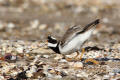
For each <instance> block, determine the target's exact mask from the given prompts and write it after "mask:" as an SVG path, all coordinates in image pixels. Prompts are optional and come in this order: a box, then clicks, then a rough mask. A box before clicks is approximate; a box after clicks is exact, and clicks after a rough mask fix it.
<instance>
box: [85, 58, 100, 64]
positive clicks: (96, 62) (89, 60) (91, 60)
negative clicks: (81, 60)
mask: <svg viewBox="0 0 120 80" xmlns="http://www.w3.org/2000/svg"><path fill="white" fill-rule="evenodd" d="M88 62H92V63H94V64H99V62H98V61H96V60H95V59H92V58H90V59H86V60H85V63H88Z"/></svg>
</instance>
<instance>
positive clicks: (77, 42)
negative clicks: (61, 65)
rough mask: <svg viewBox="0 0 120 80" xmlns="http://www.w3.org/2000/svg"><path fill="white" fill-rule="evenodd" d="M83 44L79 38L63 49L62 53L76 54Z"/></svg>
mask: <svg viewBox="0 0 120 80" xmlns="http://www.w3.org/2000/svg"><path fill="white" fill-rule="evenodd" d="M82 44H83V41H80V39H79V38H75V39H73V40H71V41H70V42H69V43H68V44H67V45H65V46H64V47H63V48H62V49H61V53H70V52H71V53H72V52H75V51H77V50H79V49H80V47H81V45H82Z"/></svg>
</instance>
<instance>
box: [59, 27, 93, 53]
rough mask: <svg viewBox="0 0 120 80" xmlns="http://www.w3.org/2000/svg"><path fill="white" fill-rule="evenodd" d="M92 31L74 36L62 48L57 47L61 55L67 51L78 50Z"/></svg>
mask: <svg viewBox="0 0 120 80" xmlns="http://www.w3.org/2000/svg"><path fill="white" fill-rule="evenodd" d="M92 32H93V29H91V30H89V31H87V32H85V33H83V34H80V35H78V36H76V37H75V38H74V39H72V40H71V41H70V42H69V43H68V44H67V45H65V46H64V47H61V46H59V49H60V52H61V53H63V54H64V53H67V52H69V51H74V50H79V49H80V47H81V46H82V44H83V43H84V42H85V41H86V40H87V39H88V38H89V37H90V36H91V34H92Z"/></svg>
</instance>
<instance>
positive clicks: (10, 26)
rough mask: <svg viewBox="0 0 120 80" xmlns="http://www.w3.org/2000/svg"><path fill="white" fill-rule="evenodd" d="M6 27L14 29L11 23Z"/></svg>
mask: <svg viewBox="0 0 120 80" xmlns="http://www.w3.org/2000/svg"><path fill="white" fill-rule="evenodd" d="M7 27H8V28H11V29H12V28H14V27H15V24H13V23H8V25H7Z"/></svg>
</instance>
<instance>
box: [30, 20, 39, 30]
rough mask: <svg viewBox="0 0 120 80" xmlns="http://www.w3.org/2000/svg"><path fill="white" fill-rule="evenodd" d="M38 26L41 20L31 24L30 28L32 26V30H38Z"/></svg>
mask: <svg viewBox="0 0 120 80" xmlns="http://www.w3.org/2000/svg"><path fill="white" fill-rule="evenodd" d="M38 25H39V20H37V19H36V20H34V21H31V22H30V26H31V28H32V29H35V28H37V27H38Z"/></svg>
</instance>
